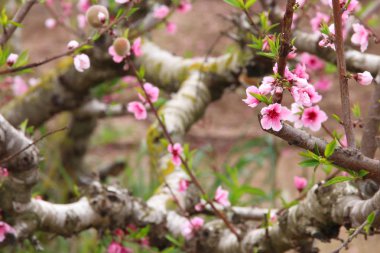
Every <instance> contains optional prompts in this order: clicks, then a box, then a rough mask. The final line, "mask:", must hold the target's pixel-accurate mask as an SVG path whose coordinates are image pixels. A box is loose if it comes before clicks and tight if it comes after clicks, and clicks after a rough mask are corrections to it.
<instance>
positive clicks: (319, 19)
mask: <svg viewBox="0 0 380 253" xmlns="http://www.w3.org/2000/svg"><path fill="white" fill-rule="evenodd" d="M329 19H330V16H329V15H327V14H325V13H323V12H319V11H318V12H317V13H316V14H315V15H314V17H313V18H312V19H311V20H310V25H311V29H312V30H313V32H316V33H319V30H320V28H321V24H322V23H327V22H328V21H329Z"/></svg>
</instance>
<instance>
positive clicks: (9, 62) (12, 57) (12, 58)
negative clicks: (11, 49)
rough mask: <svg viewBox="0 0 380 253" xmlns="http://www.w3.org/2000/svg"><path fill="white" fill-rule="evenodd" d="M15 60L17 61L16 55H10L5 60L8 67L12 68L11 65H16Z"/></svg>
mask: <svg viewBox="0 0 380 253" xmlns="http://www.w3.org/2000/svg"><path fill="white" fill-rule="evenodd" d="M17 59H18V55H17V54H10V55H9V56H8V58H7V65H8V66H9V67H12V66H13V64H15V63H16V61H17Z"/></svg>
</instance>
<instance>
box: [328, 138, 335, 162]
mask: <svg viewBox="0 0 380 253" xmlns="http://www.w3.org/2000/svg"><path fill="white" fill-rule="evenodd" d="M336 145H337V141H336V139H334V140H332V141H331V142H330V143H329V144H327V145H326V149H325V157H326V158H329V157H330V156H332V154H334V151H335V148H336Z"/></svg>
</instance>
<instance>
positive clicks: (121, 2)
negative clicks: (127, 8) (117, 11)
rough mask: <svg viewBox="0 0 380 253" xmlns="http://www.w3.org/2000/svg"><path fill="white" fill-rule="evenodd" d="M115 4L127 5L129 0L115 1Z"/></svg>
mask: <svg viewBox="0 0 380 253" xmlns="http://www.w3.org/2000/svg"><path fill="white" fill-rule="evenodd" d="M115 2H116V3H118V4H125V3H128V2H129V0H115Z"/></svg>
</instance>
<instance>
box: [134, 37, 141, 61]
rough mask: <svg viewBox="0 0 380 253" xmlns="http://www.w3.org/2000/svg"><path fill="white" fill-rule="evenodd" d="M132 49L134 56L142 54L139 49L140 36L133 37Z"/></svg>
mask: <svg viewBox="0 0 380 253" xmlns="http://www.w3.org/2000/svg"><path fill="white" fill-rule="evenodd" d="M132 51H133V53H134V54H135V56H136V57H139V56H141V55H142V51H141V38H140V37H138V38H137V39H135V41H133V44H132Z"/></svg>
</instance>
